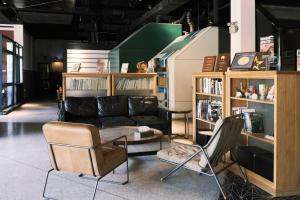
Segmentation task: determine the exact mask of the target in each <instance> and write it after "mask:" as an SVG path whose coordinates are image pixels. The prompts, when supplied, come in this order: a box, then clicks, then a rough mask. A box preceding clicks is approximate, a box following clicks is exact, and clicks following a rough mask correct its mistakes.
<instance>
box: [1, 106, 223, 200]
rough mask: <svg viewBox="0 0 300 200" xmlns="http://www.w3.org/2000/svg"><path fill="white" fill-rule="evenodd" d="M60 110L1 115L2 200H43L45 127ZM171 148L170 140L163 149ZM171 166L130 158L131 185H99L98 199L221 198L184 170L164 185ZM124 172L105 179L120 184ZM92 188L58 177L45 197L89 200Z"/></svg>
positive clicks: (178, 127)
mask: <svg viewBox="0 0 300 200" xmlns="http://www.w3.org/2000/svg"><path fill="white" fill-rule="evenodd" d="M56 111H57V105H56V104H55V103H49V102H48V103H47V102H46V103H45V102H44V103H28V104H25V105H23V106H22V107H20V108H19V109H18V110H16V111H14V112H12V113H10V114H8V115H6V116H0V122H1V123H0V200H35V199H42V190H43V186H44V180H45V177H46V172H47V170H48V169H49V168H50V164H49V160H48V153H47V148H46V143H45V141H44V138H43V135H42V130H41V127H42V125H43V124H44V123H45V122H47V121H50V120H56ZM183 127H184V126H183V122H180V121H178V120H177V121H176V122H175V126H174V132H182V131H183ZM190 127H191V126H190ZM168 145H169V142H168V141H167V140H166V141H165V142H164V144H163V146H164V147H166V146H168ZM157 147H158V144H152V145H146V146H145V145H144V146H143V147H142V148H145V149H148V148H149V149H150V148H157ZM131 148H132V149H131V150H134V149H136V148H141V146H139V147H131ZM172 167H173V166H171V165H168V164H166V163H163V162H161V161H159V160H158V159H157V158H156V156H144V157H136V158H130V160H129V169H130V182H129V184H127V185H114V184H109V183H104V182H103V183H100V184H99V187H98V192H97V194H96V199H108V200H110V199H116V200H118V199H130V200H131V199H132V200H133V199H145V200H147V199H149V200H150V199H151V200H152V199H168V200H169V199H172V200H177V199H178V200H182V199H188V200H193V199H195V200H196V199H197V200H199V199H200V200H201V199H203V200H210V199H211V200H215V199H218V196H219V191H218V189H217V186H216V184H215V182H214V181H213V180H212V179H211V178H209V177H206V176H199V175H197V174H196V173H194V172H190V171H188V170H181V171H180V172H179V173H178V174H177V175H176V176H174V177H172V178H170V179H169V180H168V181H166V182H164V183H161V182H160V177H161V176H162V175H164V174H166V173H167V172H168V171H169V170H170V169H171V168H172ZM124 172H125V166H124V165H122V166H120V167H119V168H118V170H117V174H115V175H112V174H109V175H108V176H107V177H106V179H112V180H121V179H122V178H124V177H123V175H124ZM93 186H94V181H91V180H86V179H81V178H78V177H77V176H76V175H75V174H69V173H62V172H55V173H53V174H52V175H51V176H50V178H49V185H48V188H47V195H48V196H50V197H52V199H59V200H62V199H72V200H84V199H91V197H92V191H93Z"/></svg>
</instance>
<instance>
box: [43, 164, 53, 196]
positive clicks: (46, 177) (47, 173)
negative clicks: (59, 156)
mask: <svg viewBox="0 0 300 200" xmlns="http://www.w3.org/2000/svg"><path fill="white" fill-rule="evenodd" d="M53 170H54V169H50V170H48V172H47V176H46V181H45V185H44V190H43V198H46V196H45V192H46V187H47V182H48V177H49V174H50V172H52V171H53Z"/></svg>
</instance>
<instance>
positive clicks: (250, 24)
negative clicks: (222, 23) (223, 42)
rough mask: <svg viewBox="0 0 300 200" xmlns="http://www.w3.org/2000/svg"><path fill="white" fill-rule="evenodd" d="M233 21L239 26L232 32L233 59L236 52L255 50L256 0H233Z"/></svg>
mask: <svg viewBox="0 0 300 200" xmlns="http://www.w3.org/2000/svg"><path fill="white" fill-rule="evenodd" d="M231 22H237V25H238V27H239V30H238V32H236V33H232V34H231V40H230V41H231V59H233V57H234V54H235V53H238V52H253V51H255V0H247V1H246V0H231Z"/></svg>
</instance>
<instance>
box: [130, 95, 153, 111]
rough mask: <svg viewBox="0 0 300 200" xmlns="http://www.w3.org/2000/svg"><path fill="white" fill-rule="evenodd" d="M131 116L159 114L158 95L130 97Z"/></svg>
mask: <svg viewBox="0 0 300 200" xmlns="http://www.w3.org/2000/svg"><path fill="white" fill-rule="evenodd" d="M128 107H129V116H137V115H157V107H158V100H157V97H156V96H149V97H141V96H131V97H128Z"/></svg>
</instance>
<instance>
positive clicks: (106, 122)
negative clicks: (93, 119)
mask: <svg viewBox="0 0 300 200" xmlns="http://www.w3.org/2000/svg"><path fill="white" fill-rule="evenodd" d="M100 123H101V124H102V128H106V127H112V126H134V125H135V122H134V121H133V120H131V119H129V118H128V117H124V116H118V117H101V118H100Z"/></svg>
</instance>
